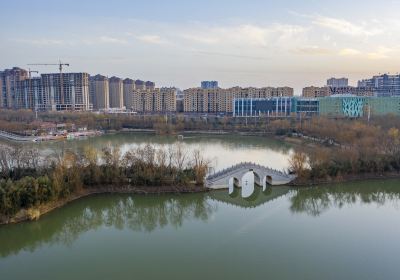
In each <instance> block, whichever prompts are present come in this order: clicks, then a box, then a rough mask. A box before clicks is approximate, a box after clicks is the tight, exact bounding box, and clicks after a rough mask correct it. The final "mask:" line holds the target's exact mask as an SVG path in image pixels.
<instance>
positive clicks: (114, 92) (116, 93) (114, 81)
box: [109, 77, 124, 108]
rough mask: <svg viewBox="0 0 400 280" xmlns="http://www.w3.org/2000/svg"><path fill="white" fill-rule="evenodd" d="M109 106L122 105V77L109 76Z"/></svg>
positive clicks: (121, 106) (120, 106)
mask: <svg viewBox="0 0 400 280" xmlns="http://www.w3.org/2000/svg"><path fill="white" fill-rule="evenodd" d="M109 92H110V108H123V107H124V91H123V83H122V79H120V78H118V77H111V78H110V79H109Z"/></svg>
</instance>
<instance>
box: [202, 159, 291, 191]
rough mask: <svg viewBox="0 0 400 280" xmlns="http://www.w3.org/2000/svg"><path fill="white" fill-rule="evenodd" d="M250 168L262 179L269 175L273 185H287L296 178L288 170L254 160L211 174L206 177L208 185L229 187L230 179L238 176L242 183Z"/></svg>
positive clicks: (218, 187) (219, 187)
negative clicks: (277, 168)
mask: <svg viewBox="0 0 400 280" xmlns="http://www.w3.org/2000/svg"><path fill="white" fill-rule="evenodd" d="M250 170H252V171H254V172H255V173H256V174H257V175H258V176H259V177H260V179H261V180H264V179H265V178H266V177H267V176H268V177H269V178H270V182H269V184H271V185H285V184H288V183H290V182H291V181H292V180H294V178H295V176H293V175H290V174H287V173H286V172H282V171H278V170H275V169H272V168H268V167H265V166H262V165H259V164H256V163H252V162H242V163H239V164H236V165H234V166H232V167H229V168H226V169H223V170H221V171H219V172H216V173H214V174H211V175H209V176H208V177H207V179H206V182H207V186H208V187H209V188H213V189H221V188H228V182H229V179H230V178H232V177H234V178H236V179H237V180H238V181H239V184H240V181H241V179H242V177H243V175H244V174H245V173H247V172H248V171H250Z"/></svg>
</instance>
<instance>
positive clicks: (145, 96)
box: [132, 88, 177, 113]
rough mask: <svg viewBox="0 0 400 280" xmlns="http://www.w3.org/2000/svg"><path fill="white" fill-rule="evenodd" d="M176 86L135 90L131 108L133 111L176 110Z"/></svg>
mask: <svg viewBox="0 0 400 280" xmlns="http://www.w3.org/2000/svg"><path fill="white" fill-rule="evenodd" d="M176 93H177V89H176V88H154V89H146V90H135V91H134V92H133V95H132V110H133V111H135V112H143V113H146V112H147V113H150V112H176Z"/></svg>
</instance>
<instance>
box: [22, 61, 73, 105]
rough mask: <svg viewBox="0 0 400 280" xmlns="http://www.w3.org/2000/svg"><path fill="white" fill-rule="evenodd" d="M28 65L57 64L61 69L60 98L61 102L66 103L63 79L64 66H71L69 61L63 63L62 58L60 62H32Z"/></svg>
mask: <svg viewBox="0 0 400 280" xmlns="http://www.w3.org/2000/svg"><path fill="white" fill-rule="evenodd" d="M28 65H35V66H50V65H57V66H58V69H59V70H60V99H61V104H64V81H63V75H62V71H63V67H64V66H69V63H62V62H61V60H59V61H58V63H31V64H28Z"/></svg>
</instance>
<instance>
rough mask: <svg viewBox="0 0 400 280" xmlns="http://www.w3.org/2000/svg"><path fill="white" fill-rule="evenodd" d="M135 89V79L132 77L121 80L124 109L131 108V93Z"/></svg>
mask: <svg viewBox="0 0 400 280" xmlns="http://www.w3.org/2000/svg"><path fill="white" fill-rule="evenodd" d="M134 90H135V81H134V80H132V79H129V78H127V79H125V80H124V81H123V92H124V94H123V95H124V106H125V108H126V109H128V110H129V109H132V105H133V104H132V100H133V98H132V94H133V91H134Z"/></svg>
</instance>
